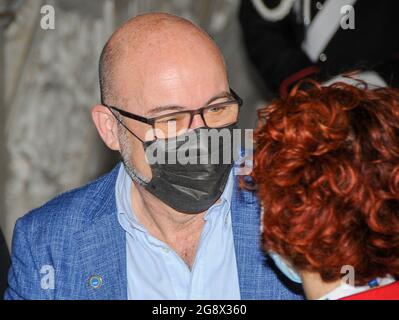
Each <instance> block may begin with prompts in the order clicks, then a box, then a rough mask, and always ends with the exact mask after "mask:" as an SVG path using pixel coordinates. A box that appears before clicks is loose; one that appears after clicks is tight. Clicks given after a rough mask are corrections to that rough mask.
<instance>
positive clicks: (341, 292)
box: [318, 275, 395, 300]
mask: <svg viewBox="0 0 399 320" xmlns="http://www.w3.org/2000/svg"><path fill="white" fill-rule="evenodd" d="M376 280H377V283H378V286H385V285H387V284H391V283H393V282H395V279H394V278H393V277H391V276H389V275H388V276H386V277H384V278H377V279H376ZM370 288H371V287H370V286H369V285H365V286H358V287H354V286H351V285H349V284H347V283H341V285H340V286H339V287H337V288H335V289H334V290H332V291H330V292H329V293H327V294H326V295H324V296H322V297H321V298H319V299H318V300H339V299H341V298H344V297H348V296H352V295H354V294H357V293H360V292H363V291H366V290H369V289H370Z"/></svg>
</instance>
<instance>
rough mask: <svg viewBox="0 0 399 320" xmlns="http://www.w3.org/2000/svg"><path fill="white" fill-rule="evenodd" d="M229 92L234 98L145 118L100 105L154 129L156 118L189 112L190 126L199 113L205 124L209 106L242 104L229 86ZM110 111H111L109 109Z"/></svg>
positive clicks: (113, 107)
mask: <svg viewBox="0 0 399 320" xmlns="http://www.w3.org/2000/svg"><path fill="white" fill-rule="evenodd" d="M230 93H231V97H232V98H233V99H234V100H228V101H224V102H219V103H214V104H210V105H207V106H205V107H202V108H200V109H196V110H181V111H176V112H172V113H166V114H163V115H161V116H156V117H152V118H146V117H142V116H139V115H137V114H134V113H130V112H127V111H125V110H122V109H119V108H118V107H115V106H111V105H107V104H105V103H104V102H102V105H103V106H105V107H107V108H108V109H112V110H115V111H116V112H118V113H119V114H121V115H122V116H124V117H126V118H129V119H133V120H136V121H140V122H143V123H146V124H149V125H151V126H152V127H153V128H154V129H155V127H154V124H155V122H156V121H157V120H158V119H160V118H164V117H169V116H173V115H175V114H180V113H183V112H184V113H189V114H190V115H191V119H190V123H189V127H190V126H191V123H192V122H193V118H194V116H195V115H197V114H200V115H201V118H202V121H204V124H205V125H206V126H207V124H206V121H205V119H204V110H207V109H211V108H215V107H218V106H221V105H223V104H226V103H233V102H236V103H238V107H239V108H240V107H241V106H242V104H243V100H242V99H241V98H240V97H239V95H238V94H237V93H235V92H234V90H233V89H231V88H230ZM227 98H229V97H227ZM111 112H112V111H111ZM112 113H113V112H112Z"/></svg>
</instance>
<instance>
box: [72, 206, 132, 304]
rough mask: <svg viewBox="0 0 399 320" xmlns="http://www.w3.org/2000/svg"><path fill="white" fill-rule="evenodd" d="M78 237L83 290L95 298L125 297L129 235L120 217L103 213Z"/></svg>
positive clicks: (113, 298)
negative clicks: (127, 235)
mask: <svg viewBox="0 0 399 320" xmlns="http://www.w3.org/2000/svg"><path fill="white" fill-rule="evenodd" d="M115 216H116V213H115ZM115 220H116V219H115ZM115 222H116V223H115ZM75 237H76V240H77V244H78V250H79V254H78V257H79V260H80V263H79V265H80V266H81V268H82V269H81V270H82V277H83V279H84V282H85V283H84V287H85V290H83V291H84V292H85V293H83V294H84V295H85V294H86V295H87V298H88V299H95V300H105V299H111V300H126V299H127V278H126V238H125V233H124V232H123V229H122V228H121V227H120V226H119V224H118V221H117V220H116V221H114V219H110V217H109V216H104V217H103V218H102V219H100V220H98V221H97V222H96V223H95V224H93V226H91V227H90V228H89V229H87V230H85V231H82V232H79V233H78V234H76V235H75Z"/></svg>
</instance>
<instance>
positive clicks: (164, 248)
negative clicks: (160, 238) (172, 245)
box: [162, 247, 170, 253]
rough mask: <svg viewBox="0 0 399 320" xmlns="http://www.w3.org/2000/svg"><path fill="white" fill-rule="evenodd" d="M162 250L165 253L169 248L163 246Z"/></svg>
mask: <svg viewBox="0 0 399 320" xmlns="http://www.w3.org/2000/svg"><path fill="white" fill-rule="evenodd" d="M162 251H163V252H165V253H169V251H170V250H169V249H168V248H166V247H163V248H162Z"/></svg>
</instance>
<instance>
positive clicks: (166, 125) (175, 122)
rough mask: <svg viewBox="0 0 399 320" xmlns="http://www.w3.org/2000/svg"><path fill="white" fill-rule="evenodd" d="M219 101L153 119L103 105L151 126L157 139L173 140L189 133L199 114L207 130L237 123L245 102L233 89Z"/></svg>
mask: <svg viewBox="0 0 399 320" xmlns="http://www.w3.org/2000/svg"><path fill="white" fill-rule="evenodd" d="M218 100H219V101H218V102H216V103H213V104H210V105H207V106H205V107H202V108H200V109H197V110H185V111H178V112H173V113H168V114H165V115H161V116H156V117H152V118H146V117H142V116H139V115H136V114H133V113H130V112H127V111H124V110H121V109H120V108H117V107H114V106H110V105H107V104H105V103H103V105H104V106H105V107H107V108H109V109H110V110H111V112H112V111H116V112H118V113H119V114H120V115H122V116H124V117H126V118H129V119H133V120H136V121H140V122H143V123H146V124H148V125H151V126H152V128H153V130H154V136H155V138H172V137H176V136H178V135H180V134H183V133H185V132H187V131H188V129H189V128H190V127H191V124H192V122H193V118H194V116H195V115H197V114H200V115H201V118H202V121H203V122H204V124H205V126H206V128H209V129H212V128H223V127H227V126H229V125H232V124H234V123H237V121H238V115H239V111H240V107H241V106H242V104H243V100H242V99H241V98H240V97H239V96H238V95H237V94H236V93H235V92H234V90H233V89H231V88H230V94H228V95H227V96H226V97H222V98H219V99H218ZM112 114H113V115H114V116H115V118H116V119H117V120H118V121H119V122H120V123H121V124H122V125H123V126H124V127H125V128H126V129H127V130H128V131H129V132H130V133H131V134H133V135H134V136H135V137H136V138H138V139H139V140H141V141H142V139H140V138H139V137H138V136H137V135H136V134H134V133H133V132H132V131H131V130H130V129H129V128H128V127H126V125H125V124H124V123H123V122H122V121H121V120H120V119H119V117H117V116H116V115H115V113H114V112H112Z"/></svg>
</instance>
